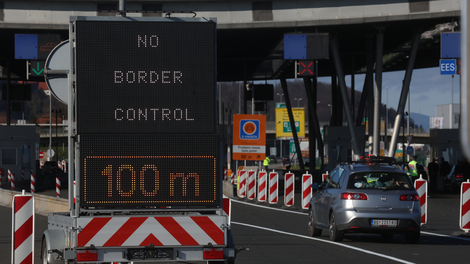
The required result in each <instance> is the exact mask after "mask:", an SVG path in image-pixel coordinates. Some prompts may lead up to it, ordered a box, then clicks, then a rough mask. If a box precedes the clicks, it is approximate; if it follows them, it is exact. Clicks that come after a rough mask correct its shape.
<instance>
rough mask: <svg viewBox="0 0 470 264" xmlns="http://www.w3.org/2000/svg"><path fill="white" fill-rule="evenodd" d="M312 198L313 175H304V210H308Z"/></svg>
mask: <svg viewBox="0 0 470 264" xmlns="http://www.w3.org/2000/svg"><path fill="white" fill-rule="evenodd" d="M310 198H312V175H311V174H308V171H307V173H306V174H304V175H302V209H308V204H309V202H310Z"/></svg>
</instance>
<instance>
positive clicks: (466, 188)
mask: <svg viewBox="0 0 470 264" xmlns="http://www.w3.org/2000/svg"><path fill="white" fill-rule="evenodd" d="M460 229H462V230H464V231H465V233H468V232H469V231H470V180H467V182H462V186H461V187H460Z"/></svg>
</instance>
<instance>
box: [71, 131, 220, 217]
mask: <svg viewBox="0 0 470 264" xmlns="http://www.w3.org/2000/svg"><path fill="white" fill-rule="evenodd" d="M218 142H219V139H218V137H217V136H216V135H212V136H191V137H189V136H186V137H184V136H183V137H181V136H167V137H163V136H162V137H148V136H136V137H110V136H82V138H81V141H80V159H81V161H82V162H81V168H80V169H81V177H80V190H81V192H80V197H81V200H80V205H81V207H88V208H89V207H95V208H148V207H154V206H157V207H158V206H209V207H214V206H217V205H219V203H220V196H221V194H220V193H219V192H220V191H219V190H220V188H219V187H218V186H219V185H220V184H221V182H220V177H217V175H219V174H218V173H217V172H218V171H219V164H218V155H219V152H218Z"/></svg>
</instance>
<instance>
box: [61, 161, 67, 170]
mask: <svg viewBox="0 0 470 264" xmlns="http://www.w3.org/2000/svg"><path fill="white" fill-rule="evenodd" d="M62 170H63V171H64V172H67V166H66V164H65V160H63V161H62Z"/></svg>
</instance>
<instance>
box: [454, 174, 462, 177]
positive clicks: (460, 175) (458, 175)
mask: <svg viewBox="0 0 470 264" xmlns="http://www.w3.org/2000/svg"><path fill="white" fill-rule="evenodd" d="M455 178H463V174H457V175H455Z"/></svg>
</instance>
